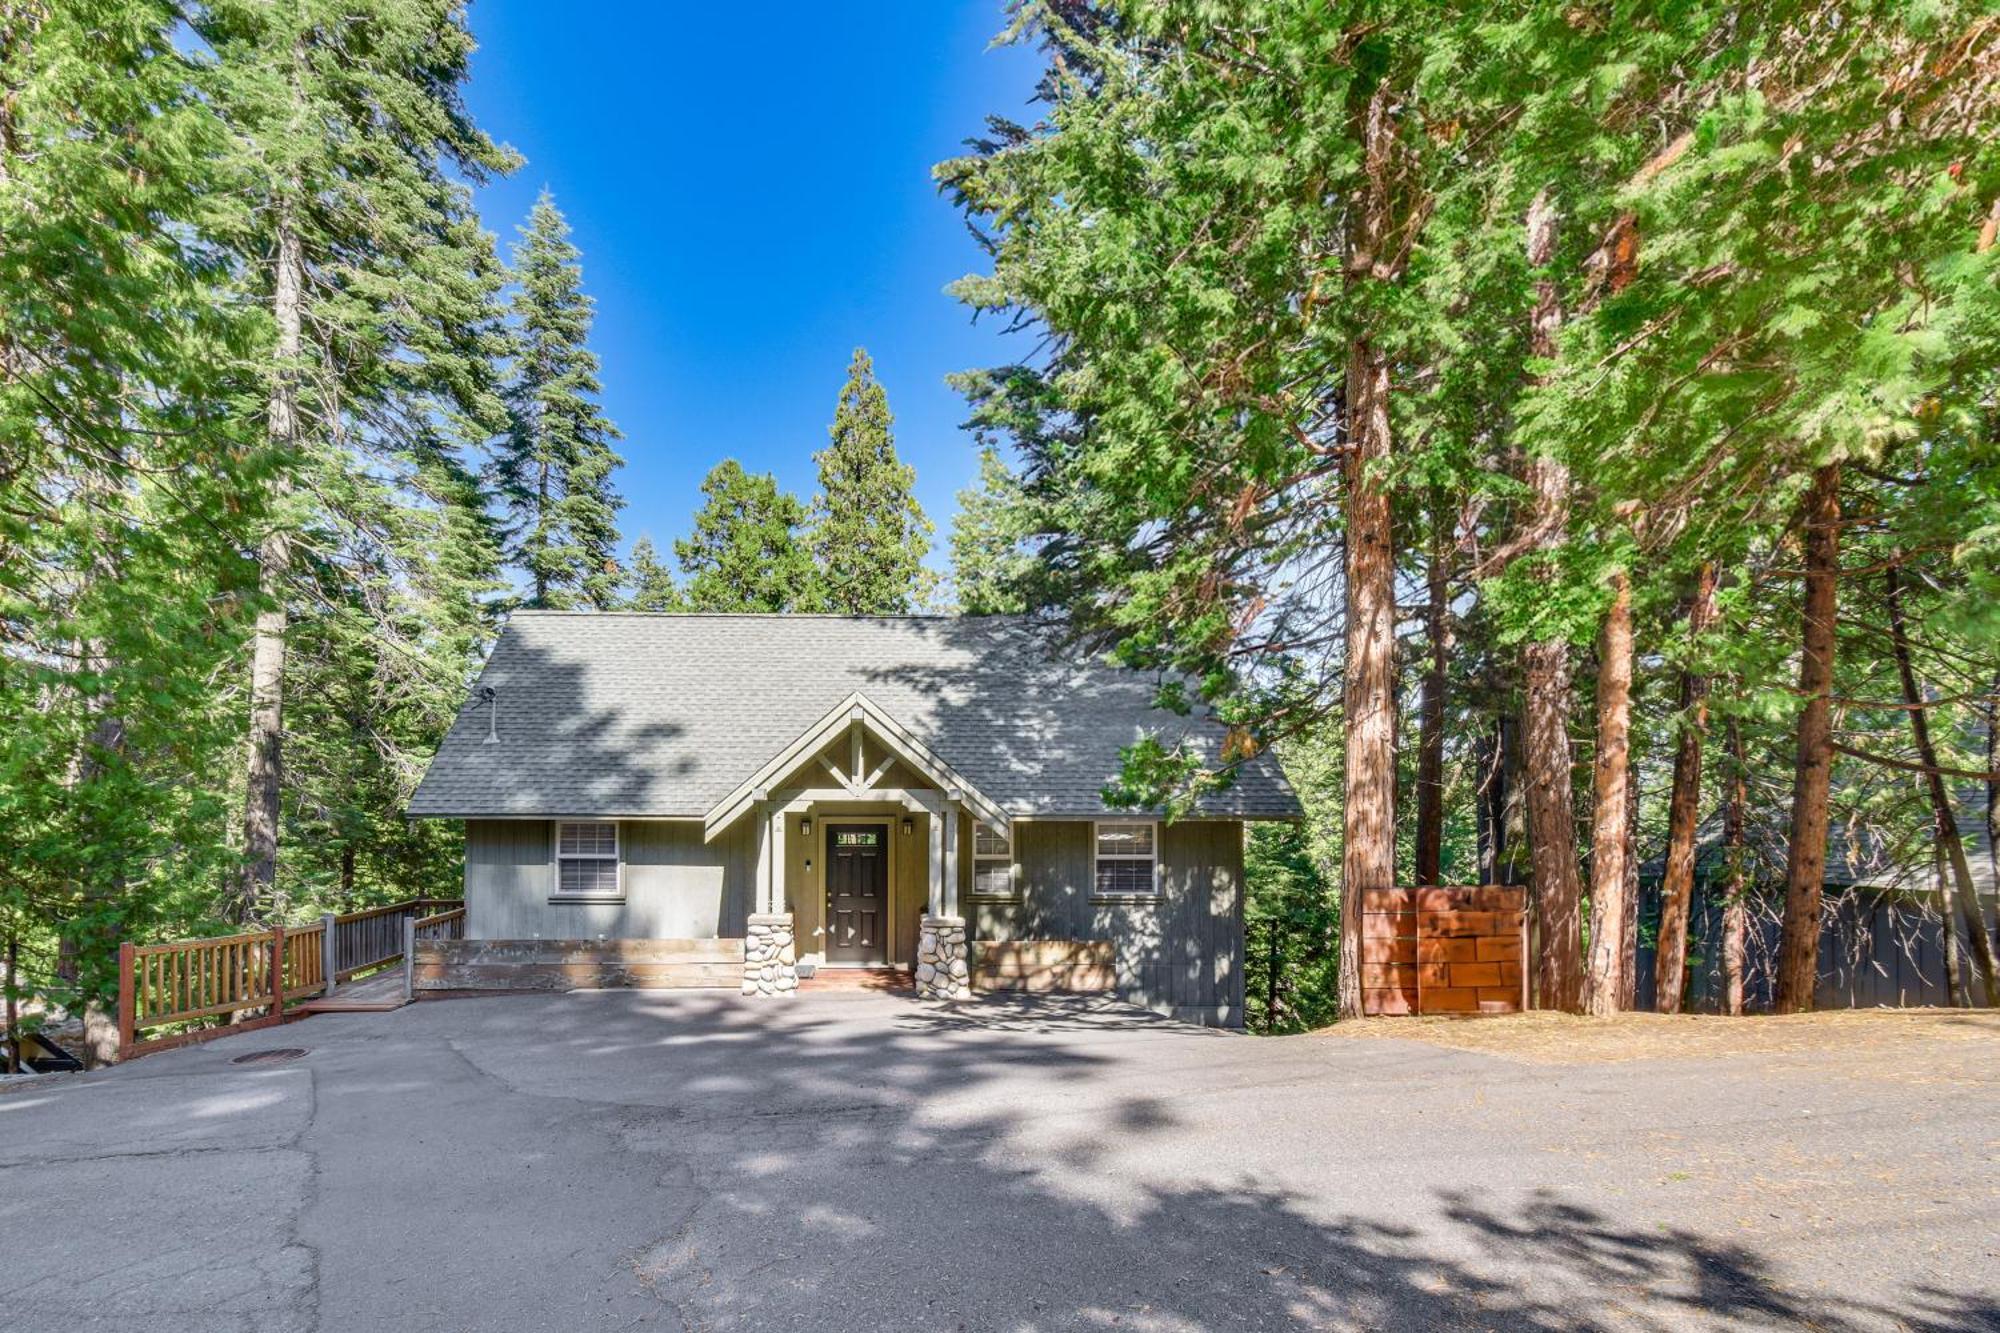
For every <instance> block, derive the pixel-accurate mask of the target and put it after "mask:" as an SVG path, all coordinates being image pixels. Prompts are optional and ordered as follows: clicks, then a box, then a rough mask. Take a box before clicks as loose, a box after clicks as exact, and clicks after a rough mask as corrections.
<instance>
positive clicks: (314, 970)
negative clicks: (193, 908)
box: [118, 898, 465, 1059]
mask: <svg viewBox="0 0 2000 1333" xmlns="http://www.w3.org/2000/svg"><path fill="white" fill-rule="evenodd" d="M440 907H446V908H454V907H455V910H450V911H444V912H437V911H436V910H435V909H437V908H440ZM420 921H421V922H422V923H423V925H424V928H425V936H424V937H425V938H427V939H430V938H436V939H460V938H463V937H464V934H465V910H464V908H463V907H456V905H455V904H454V903H453V901H452V900H450V899H443V898H413V899H411V900H409V901H408V902H400V903H392V904H390V905H388V906H386V907H372V908H369V909H368V910H366V911H362V912H347V913H343V914H341V915H338V916H336V915H334V914H333V913H330V912H329V913H328V914H326V915H325V916H323V917H321V918H320V919H319V920H318V921H317V922H315V923H313V924H312V925H307V926H292V927H289V928H287V927H283V926H280V927H277V928H275V929H272V930H259V931H252V932H247V933H244V934H240V935H224V936H220V937H216V938H212V939H199V940H174V941H171V942H169V943H165V944H132V943H130V942H127V943H124V944H121V945H119V946H118V1051H119V1058H120V1059H125V1058H128V1057H130V1056H134V1055H143V1054H145V1053H147V1052H149V1051H158V1050H165V1049H167V1048H168V1047H170V1046H180V1045H185V1044H186V1043H188V1042H192V1041H203V1040H206V1039H207V1038H208V1037H211V1036H217V1035H220V1034H222V1033H224V1032H246V1031H252V1030H254V1029H256V1028H259V1027H264V1026H267V1025H269V1024H272V1023H276V1022H279V1021H280V1020H281V1019H282V1017H283V1015H284V1007H285V1004H286V1002H287V1001H288V1000H292V999H303V998H305V997H307V996H310V995H324V994H329V993H331V992H332V990H333V987H334V984H335V983H337V982H341V981H345V980H347V979H348V978H349V977H351V976H353V975H354V974H355V973H357V972H364V971H366V970H368V969H369V968H372V967H380V966H382V965H383V964H385V963H393V962H395V961H397V960H398V959H400V958H402V957H404V952H405V944H406V935H407V934H409V933H410V932H411V931H413V930H414V929H415V928H416V926H417V925H418V923H419V922H420ZM250 1010H261V1011H263V1012H262V1015H261V1016H260V1017H255V1018H252V1019H249V1020H248V1021H245V1022H239V1023H235V1024H232V1025H230V1026H227V1027H206V1028H194V1029H191V1030H187V1031H182V1032H176V1033H172V1034H170V1035H167V1036H163V1037H144V1036H142V1034H144V1033H146V1032H148V1031H150V1030H152V1029H154V1028H160V1027H166V1026H169V1025H171V1024H180V1023H196V1022H199V1021H200V1020H202V1019H209V1018H221V1017H225V1016H228V1015H232V1014H239V1013H244V1012H246V1011H250Z"/></svg>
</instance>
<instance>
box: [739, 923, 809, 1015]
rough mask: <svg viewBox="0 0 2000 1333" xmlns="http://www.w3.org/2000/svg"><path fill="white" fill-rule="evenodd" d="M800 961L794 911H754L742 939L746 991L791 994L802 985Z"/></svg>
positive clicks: (751, 993) (755, 993) (748, 993)
mask: <svg viewBox="0 0 2000 1333" xmlns="http://www.w3.org/2000/svg"><path fill="white" fill-rule="evenodd" d="M797 961H798V950H797V945H796V942H795V937H794V931H793V927H792V914H791V913H790V912H763V913H756V914H753V915H752V916H751V918H750V922H749V929H748V932H747V933H746V934H745V935H744V938H743V993H744V994H745V995H790V994H791V993H792V992H793V991H795V990H797V989H798V988H799V974H798V970H797V968H796V967H795V966H794V964H795V963H796V962H797Z"/></svg>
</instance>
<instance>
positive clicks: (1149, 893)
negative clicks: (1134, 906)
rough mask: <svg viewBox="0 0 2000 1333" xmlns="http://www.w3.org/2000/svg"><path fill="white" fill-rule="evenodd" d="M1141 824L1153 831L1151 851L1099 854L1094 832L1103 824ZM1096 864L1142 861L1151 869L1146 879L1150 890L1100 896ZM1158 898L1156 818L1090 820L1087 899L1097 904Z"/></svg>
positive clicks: (1158, 852) (1101, 894)
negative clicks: (1101, 862) (1088, 892)
mask: <svg viewBox="0 0 2000 1333" xmlns="http://www.w3.org/2000/svg"><path fill="white" fill-rule="evenodd" d="M1133 824H1144V825H1146V826H1147V827H1148V828H1150V829H1152V830H1153V850H1152V851H1150V852H1103V851H1099V850H1098V845H1097V831H1098V830H1099V829H1100V828H1103V827H1105V826H1107V825H1109V826H1111V827H1114V828H1115V827H1119V826H1124V825H1133ZM1100 861H1145V862H1148V863H1150V864H1151V866H1152V867H1153V870H1152V873H1151V874H1150V875H1148V876H1147V877H1146V878H1147V880H1148V882H1149V883H1151V885H1152V887H1151V888H1150V889H1147V890H1146V891H1145V892H1143V893H1102V892H1099V891H1098V888H1097V863H1098V862H1100ZM1159 896H1160V822H1159V821H1158V820H1156V819H1093V820H1091V821H1090V900H1091V901H1092V902H1099V903H1130V902H1152V901H1154V900H1155V899H1157V898H1158V897H1159Z"/></svg>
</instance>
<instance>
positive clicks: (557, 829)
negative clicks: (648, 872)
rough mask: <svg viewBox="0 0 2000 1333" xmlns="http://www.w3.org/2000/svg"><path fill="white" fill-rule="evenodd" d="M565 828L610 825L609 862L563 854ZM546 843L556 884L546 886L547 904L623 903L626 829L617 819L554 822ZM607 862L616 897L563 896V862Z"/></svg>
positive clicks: (601, 857) (595, 857) (569, 894)
mask: <svg viewBox="0 0 2000 1333" xmlns="http://www.w3.org/2000/svg"><path fill="white" fill-rule="evenodd" d="M565 824H609V825H611V855H610V857H609V858H606V857H604V856H601V855H598V854H596V853H592V854H591V855H589V856H584V855H581V854H579V853H575V852H568V853H565V852H564V851H563V849H562V833H563V826H564V825H565ZM549 839H550V842H551V844H552V846H553V849H554V851H555V856H554V858H553V860H552V862H551V864H552V866H553V867H554V870H555V883H554V884H552V885H550V886H549V901H550V902H552V903H622V902H624V901H625V828H624V825H623V824H621V823H620V822H619V821H618V820H616V819H557V820H553V821H551V823H550V825H549ZM606 859H609V860H610V861H611V862H612V865H613V866H614V868H615V869H614V873H615V874H616V875H617V876H618V891H617V892H616V893H564V892H563V886H562V863H563V862H564V861H603V860H606Z"/></svg>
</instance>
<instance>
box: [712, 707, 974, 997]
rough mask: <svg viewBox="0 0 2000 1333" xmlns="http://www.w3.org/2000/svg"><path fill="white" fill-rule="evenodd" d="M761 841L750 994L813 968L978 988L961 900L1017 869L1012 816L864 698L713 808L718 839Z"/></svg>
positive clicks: (954, 991)
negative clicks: (892, 973)
mask: <svg viewBox="0 0 2000 1333" xmlns="http://www.w3.org/2000/svg"><path fill="white" fill-rule="evenodd" d="M745 823H748V824H749V825H750V826H751V828H752V830H753V836H754V840H755V862H754V864H755V871H754V874H753V878H752V903H751V910H750V914H749V916H748V918H747V921H746V931H745V936H746V938H745V946H744V970H743V984H742V990H743V993H744V994H745V995H780V994H786V993H789V992H791V991H793V990H795V989H796V988H797V986H798V978H799V972H800V970H801V967H800V965H801V964H804V965H805V970H807V971H809V972H817V971H819V970H821V969H844V968H868V967H884V966H900V967H907V968H909V969H911V971H912V972H913V974H914V977H915V982H916V989H917V993H918V994H919V995H920V996H925V997H929V998H938V999H956V998H962V997H965V996H967V995H969V994H970V993H971V992H970V983H969V978H970V962H971V960H970V957H969V955H968V943H967V930H966V921H965V916H964V912H963V909H962V907H961V902H962V900H963V898H964V896H965V895H966V894H967V893H969V891H970V890H971V888H972V887H973V884H974V881H975V865H974V860H975V856H974V851H975V848H976V849H979V850H981V851H983V852H987V853H992V852H994V851H995V849H998V854H997V855H988V856H982V857H980V858H979V860H980V865H979V866H978V867H977V872H978V873H985V874H989V875H992V874H998V875H1002V876H1007V875H1011V873H1012V866H1011V858H1010V857H1008V856H1007V855H1006V849H1007V848H1008V847H1010V845H1011V842H1010V838H1011V831H1012V828H1011V825H1012V822H1011V820H1010V819H1009V817H1008V815H1007V813H1006V812H1005V811H1003V810H1002V809H1000V807H999V806H998V805H996V804H995V803H994V802H993V801H991V800H989V799H987V798H986V797H985V796H984V795H983V794H982V793H981V792H979V791H978V790H977V789H976V788H975V787H973V786H972V784H971V783H969V782H967V781H966V780H965V779H964V778H963V777H962V776H961V775H959V774H958V773H956V772H954V771H953V770H952V768H951V766H950V765H949V764H947V763H945V762H944V761H943V759H941V758H940V757H939V756H938V755H937V754H935V753H934V752H932V751H931V750H930V749H929V747H927V746H925V745H924V744H923V742H921V741H920V740H918V739H917V738H916V737H914V736H912V735H911V734H910V733H908V732H907V731H906V730H905V729H904V728H903V727H901V726H900V725H899V724H898V723H896V722H895V720H894V719H892V718H890V717H889V716H888V715H887V714H885V713H884V712H883V711H882V710H881V709H879V708H877V707H876V706H875V705H873V704H872V703H870V702H869V700H868V699H867V698H866V697H865V696H863V695H860V694H855V695H851V696H849V697H848V698H847V699H846V700H843V701H842V702H841V703H840V704H839V705H838V706H836V707H835V708H834V709H832V710H831V711H830V712H828V713H827V714H826V716H824V717H823V718H821V719H820V720H819V721H818V722H817V723H815V724H814V725H813V726H812V727H810V728H808V729H807V730H806V731H805V732H804V733H803V734H802V735H800V736H799V737H798V738H797V739H796V740H794V741H793V742H792V743H791V744H790V745H788V746H787V747H785V749H783V750H782V751H780V752H779V753H778V754H776V755H773V756H772V757H771V759H770V760H769V761H767V762H766V763H765V764H764V765H763V767H762V768H760V769H759V770H758V771H757V772H756V773H755V774H753V775H751V777H750V778H748V779H747V780H745V781H744V782H743V783H742V784H741V785H740V786H739V787H738V788H737V789H736V790H735V791H733V792H731V793H730V795H729V796H727V797H725V798H724V799H723V800H722V801H720V802H718V803H717V805H716V806H715V807H714V808H713V809H712V810H710V811H709V812H708V814H707V816H706V817H705V818H704V820H703V832H704V836H705V838H707V839H708V840H710V841H714V840H716V839H718V838H721V837H725V836H728V835H729V833H730V831H731V830H732V829H736V828H739V827H740V826H742V825H743V824H745Z"/></svg>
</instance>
